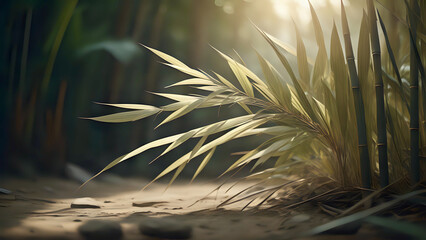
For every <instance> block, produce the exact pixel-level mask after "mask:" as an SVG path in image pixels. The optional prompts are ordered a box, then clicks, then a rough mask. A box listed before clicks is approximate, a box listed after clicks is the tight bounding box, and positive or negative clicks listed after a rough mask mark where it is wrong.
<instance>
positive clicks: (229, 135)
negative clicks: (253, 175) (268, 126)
mask: <svg viewBox="0 0 426 240" xmlns="http://www.w3.org/2000/svg"><path fill="white" fill-rule="evenodd" d="M268 120H269V119H268V118H261V119H257V120H253V121H250V122H248V123H246V124H243V125H241V126H239V127H237V128H235V129H232V130H231V131H229V132H227V133H225V134H224V135H222V136H220V137H218V138H216V139H215V140H213V141H211V142H209V143H207V144H206V145H204V146H202V147H201V148H200V150H199V151H198V152H197V153H196V154H195V155H194V156H193V157H197V156H198V155H200V154H203V153H204V152H206V151H208V150H210V149H212V148H214V147H217V146H218V145H221V144H223V143H225V142H228V141H230V140H232V139H234V138H236V137H237V136H238V135H239V134H240V133H242V132H244V131H247V130H249V129H252V128H256V127H257V126H259V125H261V124H264V123H266V122H267V121H268ZM190 154H191V152H189V153H187V154H185V155H183V156H182V157H181V158H179V159H178V160H176V161H175V162H173V163H172V164H170V165H169V166H168V167H167V168H166V169H164V170H163V171H162V172H161V173H160V174H159V175H158V176H157V177H155V178H154V180H152V181H151V182H150V183H149V184H148V185H147V186H149V185H150V184H151V183H153V182H155V181H156V180H158V179H159V178H161V177H163V176H164V175H166V174H168V173H169V172H171V171H173V170H174V169H176V168H178V167H179V166H180V165H182V164H184V163H185V162H189V161H190V160H191V158H190ZM147 186H145V188H146V187H147Z"/></svg>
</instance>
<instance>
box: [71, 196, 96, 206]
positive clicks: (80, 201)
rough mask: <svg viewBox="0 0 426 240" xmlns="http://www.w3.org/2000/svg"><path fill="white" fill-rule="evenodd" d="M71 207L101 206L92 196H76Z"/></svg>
mask: <svg viewBox="0 0 426 240" xmlns="http://www.w3.org/2000/svg"><path fill="white" fill-rule="evenodd" d="M71 208H101V205H100V203H99V202H98V201H96V200H95V199H93V198H89V197H84V198H77V199H75V200H74V201H73V202H72V203H71Z"/></svg>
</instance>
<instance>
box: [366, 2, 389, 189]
mask: <svg viewBox="0 0 426 240" xmlns="http://www.w3.org/2000/svg"><path fill="white" fill-rule="evenodd" d="M367 11H368V17H369V23H370V42H371V48H372V55H373V66H374V78H375V88H376V106H377V148H378V151H379V171H380V186H381V187H385V186H387V185H388V184H389V171H388V156H387V155H388V153H387V137H386V135H387V134H386V116H385V103H384V89H383V80H382V70H381V69H382V67H381V66H382V63H381V59H380V57H381V53H380V43H379V35H378V31H377V19H376V11H375V7H374V3H373V0H367Z"/></svg>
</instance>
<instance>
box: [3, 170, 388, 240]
mask: <svg viewBox="0 0 426 240" xmlns="http://www.w3.org/2000/svg"><path fill="white" fill-rule="evenodd" d="M146 183H147V182H146V181H143V180H134V179H126V180H123V181H119V182H116V183H106V182H101V181H93V182H91V183H89V184H88V185H87V186H86V187H84V188H83V189H81V190H79V191H75V190H76V189H77V188H78V186H79V184H77V183H74V182H72V181H69V180H63V179H53V178H40V179H37V180H22V179H9V180H7V181H3V182H2V183H1V184H0V187H2V188H6V189H9V190H11V191H12V192H13V193H12V194H10V195H0V239H83V238H82V237H81V236H80V235H79V233H78V231H77V228H78V227H79V226H80V225H81V224H83V223H84V222H85V221H87V220H91V219H107V220H111V221H117V222H119V223H120V224H121V226H122V228H123V231H124V237H123V239H152V238H149V237H146V236H143V235H141V234H140V233H139V231H138V227H137V223H138V222H140V221H143V220H144V219H146V218H147V217H167V218H175V219H177V220H178V221H182V222H185V223H187V224H189V225H191V226H192V229H193V234H192V238H191V239H194V240H195V239H200V240H207V239H294V238H295V236H297V235H298V234H300V233H303V232H304V231H306V230H308V229H311V228H312V227H314V226H317V225H319V224H321V223H325V222H327V221H329V220H330V219H331V217H330V216H328V215H326V214H324V213H321V211H320V210H319V208H317V207H315V206H312V205H309V204H308V205H306V204H305V205H303V206H300V207H298V208H293V209H291V210H286V211H280V212H275V211H266V210H257V211H253V210H246V211H243V212H242V211H240V210H241V209H242V208H243V206H244V205H245V204H246V203H247V202H240V203H236V204H233V205H230V206H226V207H224V208H217V206H218V205H219V204H220V203H221V202H223V201H224V200H225V199H226V198H227V197H229V196H231V195H232V194H235V193H237V192H238V191H239V190H241V189H242V188H244V187H246V186H247V185H241V184H240V185H237V186H236V187H234V188H232V189H231V190H230V191H229V192H227V193H225V190H226V189H227V187H226V186H225V187H223V188H221V190H220V191H219V192H217V193H216V192H215V193H213V194H212V195H211V196H210V197H208V198H206V199H204V200H202V201H199V202H197V203H196V204H193V203H194V202H196V201H197V200H199V199H201V198H203V197H204V196H206V195H207V194H208V193H209V192H211V191H212V190H213V189H215V187H216V186H217V184H214V183H206V182H196V183H192V184H187V183H177V184H174V185H172V186H171V187H170V188H169V189H168V190H167V191H165V189H166V184H161V183H157V184H154V185H152V186H151V187H150V188H148V189H146V190H145V191H140V189H141V187H143V186H144V185H145V184H146ZM228 186H230V185H228ZM78 197H92V198H94V199H96V200H97V201H99V202H101V208H98V209H78V208H70V204H71V202H72V201H73V200H74V199H75V198H78ZM135 202H137V203H138V204H139V205H137V206H133V203H135ZM301 214H303V215H304V216H305V218H306V215H308V216H309V217H308V219H307V220H302V221H300V222H297V221H293V220H294V219H297V218H294V216H297V215H301ZM292 219H293V220H292ZM380 234H382V233H380V232H378V231H376V230H374V229H372V228H371V227H368V226H363V227H362V228H361V229H360V231H358V233H357V234H355V235H320V236H312V237H309V238H305V239H363V240H364V239H381V238H380V237H378V236H379V235H380Z"/></svg>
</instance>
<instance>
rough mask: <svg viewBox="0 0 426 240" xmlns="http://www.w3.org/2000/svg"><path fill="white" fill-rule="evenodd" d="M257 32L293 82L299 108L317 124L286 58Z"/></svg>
mask: <svg viewBox="0 0 426 240" xmlns="http://www.w3.org/2000/svg"><path fill="white" fill-rule="evenodd" d="M258 30H259V32H260V33H261V34H262V36H263V37H264V38H265V39H266V41H267V42H268V43H269V45H271V47H272V48H273V49H274V51H275V54H276V55H277V56H278V58H279V59H280V61H281V63H282V64H283V66H284V67H285V69H286V70H287V73H288V74H289V75H290V78H291V80H292V81H293V85H294V88H295V89H296V92H297V97H298V99H299V102H300V104H301V106H302V107H303V109H304V111H305V112H306V113H307V114H308V116H309V117H310V118H311V119H312V121H314V122H317V118H316V116H315V113H314V112H313V110H312V106H311V105H310V103H309V101H308V99H307V97H306V95H305V92H304V91H303V89H302V87H301V86H300V84H299V81H298V80H297V78H296V76H295V75H294V72H293V69H292V68H291V66H290V64H289V62H288V60H287V58H286V57H285V56H284V55H283V54H282V53H281V52H280V51H279V50H278V48H277V46H276V45H275V43H274V42H273V41H272V40H271V39H270V38H269V37H268V36H267V35H266V34H265V33H264V32H263V31H262V30H260V29H259V28H258Z"/></svg>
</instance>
